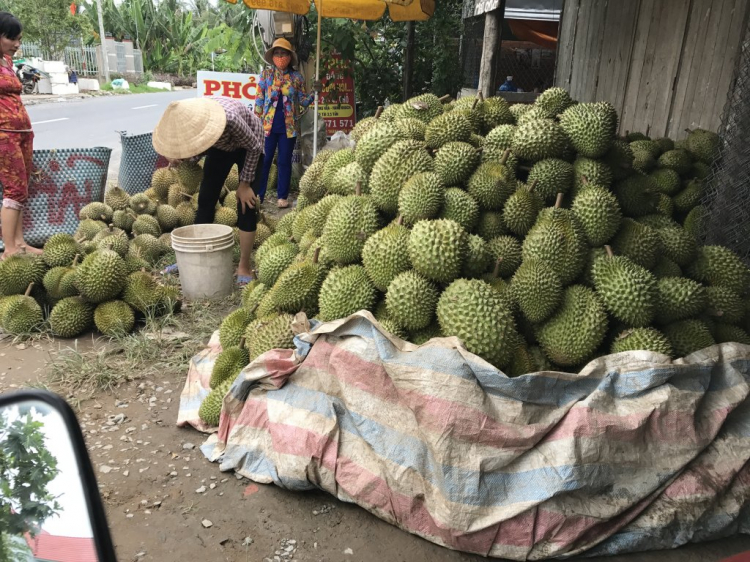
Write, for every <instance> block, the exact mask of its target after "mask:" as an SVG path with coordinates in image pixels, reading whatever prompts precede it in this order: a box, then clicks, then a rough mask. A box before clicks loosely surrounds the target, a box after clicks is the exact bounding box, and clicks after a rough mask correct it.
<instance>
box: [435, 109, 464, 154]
mask: <svg viewBox="0 0 750 562" xmlns="http://www.w3.org/2000/svg"><path fill="white" fill-rule="evenodd" d="M471 134H472V128H471V123H470V122H469V121H468V119H466V117H464V116H463V115H459V114H457V113H453V112H450V113H444V114H443V115H440V116H438V117H436V118H435V119H433V120H432V121H430V123H429V124H428V125H427V129H426V130H425V133H424V140H425V143H426V144H427V147H428V148H434V149H438V148H440V147H442V146H443V145H444V144H447V143H449V142H469V139H470V138H471Z"/></svg>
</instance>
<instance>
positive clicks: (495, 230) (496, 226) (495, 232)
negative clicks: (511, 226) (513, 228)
mask: <svg viewBox="0 0 750 562" xmlns="http://www.w3.org/2000/svg"><path fill="white" fill-rule="evenodd" d="M475 232H476V233H477V235H479V236H481V237H482V238H484V240H485V241H489V240H492V239H493V238H496V237H498V236H502V235H503V234H507V233H508V227H506V226H505V222H504V221H503V215H502V213H495V212H492V211H485V212H484V213H480V214H479V221H478V222H477V227H476V229H475Z"/></svg>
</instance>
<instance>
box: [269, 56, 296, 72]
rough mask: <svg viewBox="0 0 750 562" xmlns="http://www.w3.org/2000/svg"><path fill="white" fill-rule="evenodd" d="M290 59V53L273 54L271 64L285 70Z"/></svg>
mask: <svg viewBox="0 0 750 562" xmlns="http://www.w3.org/2000/svg"><path fill="white" fill-rule="evenodd" d="M291 60H292V57H291V56H290V55H274V56H273V64H274V65H275V66H276V68H278V69H280V70H286V68H287V67H288V66H289V62H290V61H291Z"/></svg>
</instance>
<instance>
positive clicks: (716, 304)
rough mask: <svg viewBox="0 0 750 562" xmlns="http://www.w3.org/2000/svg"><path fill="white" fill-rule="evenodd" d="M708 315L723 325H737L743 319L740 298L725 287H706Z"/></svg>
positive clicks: (742, 305) (743, 305)
mask: <svg viewBox="0 0 750 562" xmlns="http://www.w3.org/2000/svg"><path fill="white" fill-rule="evenodd" d="M706 294H707V295H708V313H709V315H710V316H715V317H716V318H717V319H719V320H721V322H723V323H725V324H739V323H740V321H741V320H742V319H743V318H744V317H745V303H744V301H743V300H742V297H740V295H738V294H737V293H735V292H734V291H732V290H731V289H727V288H726V287H708V288H707V289H706Z"/></svg>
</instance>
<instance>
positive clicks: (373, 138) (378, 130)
mask: <svg viewBox="0 0 750 562" xmlns="http://www.w3.org/2000/svg"><path fill="white" fill-rule="evenodd" d="M384 114H385V112H384ZM381 119H383V116H381ZM406 138H407V137H406V135H405V134H404V133H403V132H401V131H400V130H399V129H398V128H397V127H395V126H394V125H392V124H389V123H383V124H378V125H377V126H375V127H373V128H372V129H371V130H370V131H368V132H367V133H365V135H364V136H363V137H362V138H361V139H360V140H359V142H358V143H357V146H356V147H355V149H354V160H355V162H357V164H359V165H360V166H361V167H362V169H363V170H364V171H365V172H368V173H370V172H371V171H372V169H373V166H375V163H376V162H377V161H378V160H379V159H380V157H381V156H383V155H384V154H385V153H386V151H387V150H388V149H389V148H391V147H392V146H393V145H395V144H396V143H397V142H398V141H402V140H406Z"/></svg>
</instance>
